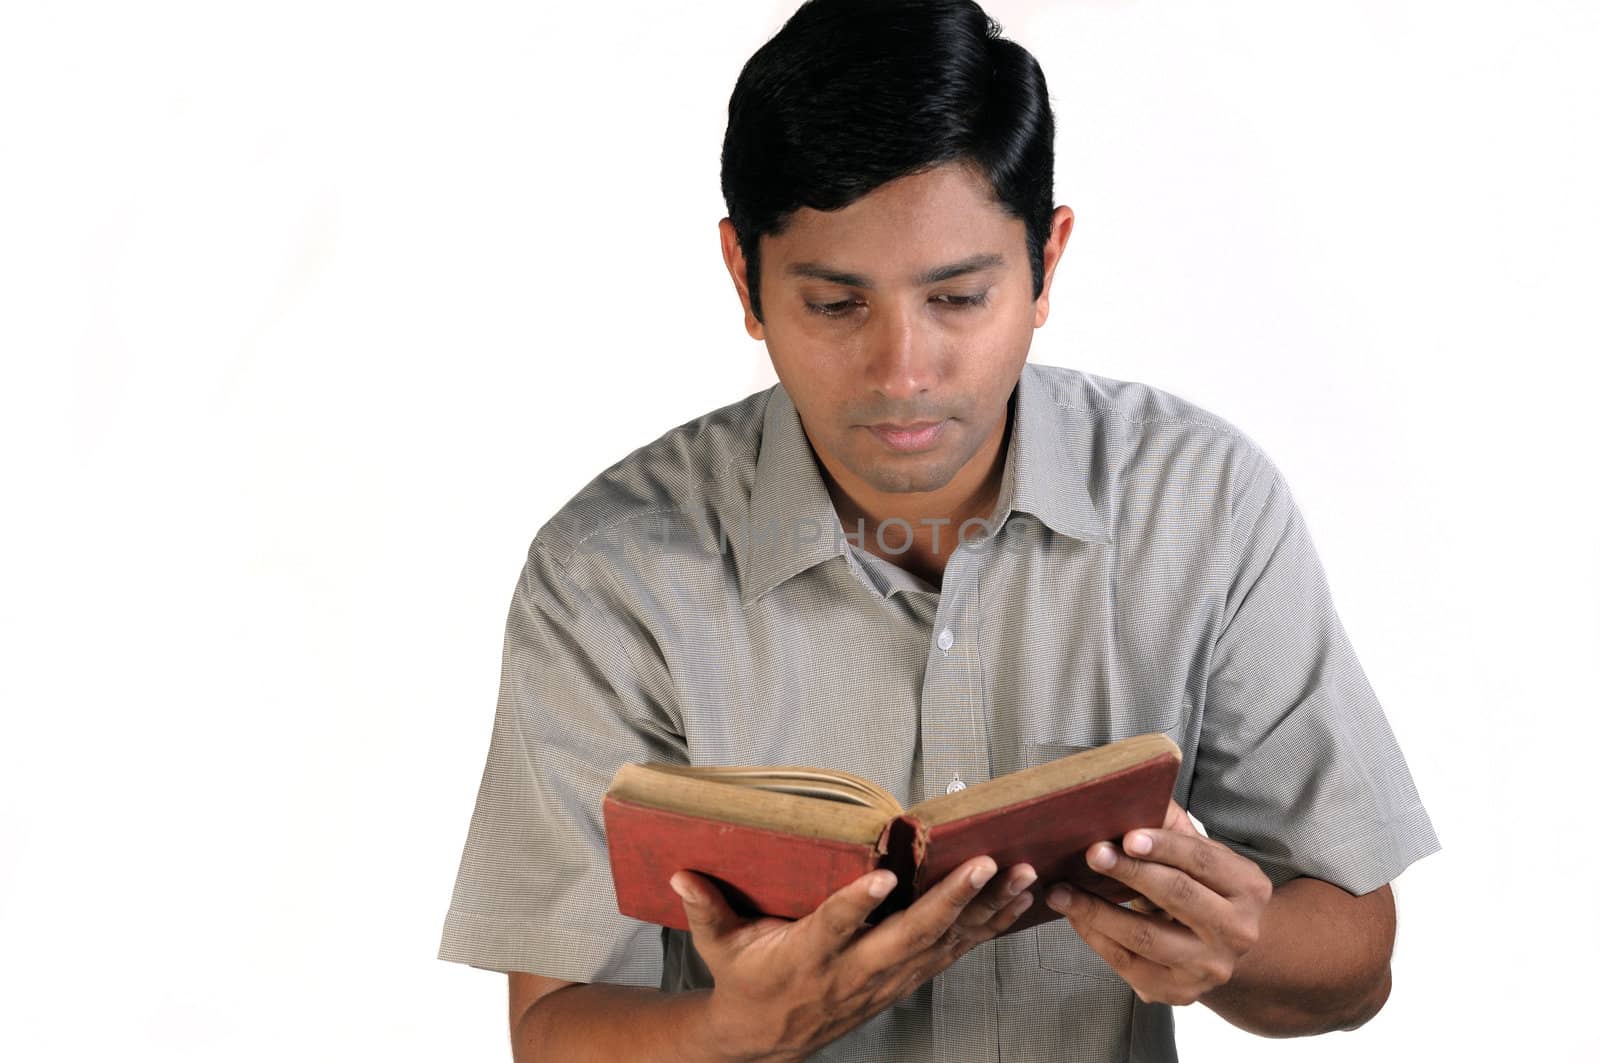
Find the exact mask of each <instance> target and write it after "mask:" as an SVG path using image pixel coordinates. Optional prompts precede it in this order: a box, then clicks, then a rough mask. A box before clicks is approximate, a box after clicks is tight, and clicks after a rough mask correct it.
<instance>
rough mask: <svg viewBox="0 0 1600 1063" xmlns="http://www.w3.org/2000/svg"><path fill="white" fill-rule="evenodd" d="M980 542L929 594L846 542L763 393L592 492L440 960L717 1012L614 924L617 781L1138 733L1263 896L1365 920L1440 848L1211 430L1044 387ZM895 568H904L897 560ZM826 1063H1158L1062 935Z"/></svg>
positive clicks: (1394, 754)
mask: <svg viewBox="0 0 1600 1063" xmlns="http://www.w3.org/2000/svg"><path fill="white" fill-rule="evenodd" d="M1011 418H1012V419H1011V425H1012V430H1011V433H1010V441H1009V444H1008V446H1007V450H1006V459H1005V461H1006V464H1005V473H1004V479H1003V482H1002V485H1001V489H1000V495H999V500H998V502H997V504H996V508H995V510H994V511H993V514H992V515H991V519H990V521H988V522H986V523H985V524H983V525H981V526H969V527H968V528H967V529H964V530H963V529H950V528H946V529H942V530H943V531H946V532H948V533H950V534H952V535H955V536H958V537H959V538H960V539H961V540H962V543H963V545H962V546H961V547H960V548H959V549H957V550H956V551H955V552H954V553H953V554H952V555H951V556H950V558H949V560H948V563H947V565H946V568H945V570H944V575H943V579H942V584H941V586H940V587H939V588H937V589H935V588H933V587H931V586H929V585H928V584H927V583H925V582H924V581H922V580H921V579H919V578H917V577H916V576H914V575H912V574H910V573H909V572H907V571H905V570H903V569H901V568H899V567H898V566H896V565H894V564H892V563H890V562H889V561H886V560H884V559H882V558H879V557H875V556H873V555H872V554H871V553H869V552H868V551H867V550H865V549H863V548H862V545H861V544H860V542H859V539H858V538H857V533H856V530H855V529H845V528H842V527H841V526H840V523H839V520H838V517H837V515H836V514H835V512H834V509H833V506H832V503H831V501H830V499H829V496H828V493H827V490H826V488H825V486H824V484H823V481H822V479H821V476H820V474H819V472H818V467H817V463H816V459H815V456H814V455H813V453H812V451H811V448H810V445H809V443H808V442H807V440H806V438H805V435H804V433H803V431H802V429H801V425H800V420H799V417H798V415H797V413H796V411H795V409H794V406H793V404H792V403H791V402H790V400H789V397H788V395H787V393H786V392H785V391H784V389H783V388H782V386H781V385H774V386H773V387H772V388H770V389H768V390H766V391H763V392H758V393H756V394H754V395H751V396H749V397H748V398H746V399H743V400H742V401H740V402H737V403H734V404H732V405H730V406H726V407H724V408H722V409H719V410H716V411H714V412H712V413H709V414H707V415H705V416H704V417H701V418H699V419H697V420H694V421H691V422H689V423H687V424H684V425H681V426H680V427H678V428H675V429H673V430H672V431H670V432H668V433H666V434H665V435H664V436H662V437H661V438H660V439H657V440H656V441H655V442H653V443H650V444H649V445H647V446H645V447H642V448H641V449H639V450H637V451H635V452H634V453H633V454H631V455H629V456H628V457H627V458H625V459H624V460H622V461H621V462H618V463H617V464H616V465H614V466H612V467H611V468H609V469H607V470H606V471H605V472H603V473H602V474H600V475H599V476H598V477H596V478H595V480H594V481H592V482H591V483H590V484H589V485H588V486H586V487H585V488H584V489H583V490H582V491H580V492H579V493H578V494H577V495H576V496H575V497H574V498H573V499H572V500H571V501H570V502H569V503H568V504H567V505H566V506H564V507H563V508H562V509H561V511H560V512H559V513H557V514H556V515H555V516H554V517H553V518H552V519H551V520H550V521H549V522H548V523H546V524H545V526H544V527H543V528H541V529H540V531H539V533H538V535H537V536H536V537H535V539H534V541H533V544H532V546H531V547H530V549H529V552H528V560H527V564H526V566H525V567H524V569H523V572H522V578H521V579H520V581H519V582H518V583H517V586H516V589H515V592H514V594H513V596H512V601H511V611H510V617H509V620H508V622H507V626H506V638H505V647H504V665H503V669H502V672H501V684H500V697H499V703H498V707H497V710H496V713H495V719H494V728H493V732H492V735H491V738H490V744H489V753H488V760H487V764H486V766H485V768H484V773H483V781H482V785H481V788H480V790H479V792H478V799H477V805H476V808H475V810H474V812H473V815H472V821H471V826H470V829H469V831H468V835H467V842H466V848H465V852H464V853H463V856H462V859H461V866H460V873H459V876H458V878H457V880H456V885H455V892H454V896H453V900H452V903H451V906H450V910H449V914H448V916H447V918H446V922H445V927H444V937H443V943H442V945H441V947H440V950H439V956H440V958H442V959H446V960H453V961H457V962H461V963H468V964H472V965H474V966H477V967H482V968H487V969H490V970H496V971H528V972H533V973H537V974H543V975H547V976H550V977H555V978H561V979H567V980H571V981H583V982H594V981H603V982H613V983H619V984H628V985H641V986H658V987H660V988H662V989H666V990H678V989H685V988H694V987H698V986H705V985H708V984H710V981H709V978H708V976H707V973H706V971H705V968H704V966H703V965H702V964H701V963H700V962H699V957H698V956H697V955H696V954H695V953H694V951H693V949H692V947H691V946H690V945H689V943H688V936H687V935H685V934H682V933H680V932H677V931H666V930H663V929H662V928H660V927H656V926H652V925H649V924H645V923H640V922H637V921H635V920H632V919H628V918H625V917H623V916H621V915H619V914H618V913H617V910H616V903H615V898H614V895H613V892H612V886H611V878H610V874H609V869H608V864H607V860H606V850H605V836H604V833H603V830H602V825H601V820H600V798H601V794H602V792H603V791H604V789H605V787H606V784H607V783H608V782H609V781H610V779H611V776H612V774H613V772H615V770H616V769H617V767H618V766H619V765H620V764H623V763H627V762H632V761H645V760H671V761H677V762H688V763H693V764H814V765H824V766H830V767H836V768H843V769H845V770H847V771H851V772H855V773H857V774H860V775H864V776H866V777H868V778H870V779H872V780H874V781H875V782H877V783H879V784H880V785H882V786H884V787H885V788H887V789H888V790H889V791H890V792H891V793H893V794H894V795H895V796H896V798H898V799H899V800H900V801H901V802H902V803H903V804H911V803H913V802H916V801H919V800H922V799H923V798H925V797H929V796H933V795H935V794H939V793H944V792H945V791H946V790H947V789H948V788H949V787H950V786H951V784H952V783H953V782H955V781H956V780H957V779H959V780H960V781H961V782H962V783H965V784H968V785H970V784H972V783H975V782H979V781H982V780H984V779H989V778H992V777H994V776H998V775H1002V774H1005V773H1008V772H1012V771H1016V770H1018V769H1020V768H1024V767H1027V766H1029V765H1031V764H1036V763H1040V762H1042V761H1045V760H1049V759H1052V758H1055V757H1058V756H1061V755H1063V754H1065V753H1068V752H1071V751H1074V750H1077V749H1082V748H1086V747H1089V746H1094V745H1099V744H1102V743H1105V742H1109V741H1112V740H1114V739H1118V738H1125V737H1127V736H1129V735H1134V734H1140V733H1143V732H1148V731H1163V732H1165V733H1166V734H1167V735H1168V736H1170V737H1171V738H1172V739H1173V740H1174V741H1175V742H1177V744H1178V746H1179V747H1180V748H1181V749H1182V750H1183V754H1184V760H1183V768H1182V773H1181V775H1180V777H1179V779H1178V782H1177V785H1176V788H1175V792H1174V797H1175V799H1176V800H1177V801H1178V803H1179V804H1181V805H1183V806H1184V807H1186V808H1187V809H1188V810H1189V811H1190V813H1191V814H1192V815H1193V816H1194V817H1195V818H1197V819H1199V820H1200V821H1201V823H1202V824H1203V825H1204V826H1205V828H1206V830H1207V831H1208V833H1209V834H1210V835H1211V836H1212V837H1213V838H1216V839H1218V840H1219V841H1222V842H1224V843H1225V844H1227V845H1228V846H1230V847H1231V848H1233V849H1235V850H1236V851H1238V852H1240V853H1242V854H1244V855H1245V856H1247V857H1249V858H1250V859H1252V860H1254V861H1256V862H1257V863H1258V864H1260V865H1261V867H1262V868H1263V869H1264V870H1265V871H1266V872H1267V874H1268V875H1269V876H1270V877H1271V878H1272V880H1273V882H1274V883H1275V884H1281V883H1283V882H1285V881H1287V880H1288V879H1291V878H1294V877H1297V876H1311V877H1315V878H1319V879H1323V880H1326V881H1328V882H1331V883H1334V884H1335V885H1338V886H1341V887H1343V888H1344V889H1346V890H1348V891H1349V892H1351V893H1354V894H1364V893H1367V892H1369V891H1370V890H1373V889H1376V888H1378V887H1379V886H1381V885H1383V884H1384V883H1386V882H1389V881H1391V880H1392V879H1394V878H1395V877H1396V876H1397V875H1399V874H1400V872H1401V871H1402V870H1403V869H1404V868H1405V867H1406V866H1407V865H1409V864H1410V863H1411V862H1412V861H1414V860H1416V859H1418V858H1420V857H1423V856H1426V855H1428V854H1429V853H1431V852H1434V851H1435V850H1437V849H1438V847H1439V843H1438V841H1437V840H1436V838H1435V836H1434V832H1433V828H1432V825H1431V823H1430V822H1429V818H1428V814H1427V812H1426V811H1425V810H1424V808H1423V806H1422V803H1421V801H1420V799H1419V798H1418V796H1417V792H1416V789H1415V787H1414V786H1413V784H1412V780H1411V775H1410V773H1409V771H1408V770H1407V767H1406V763H1405V760H1404V758H1403V757H1402V755H1401V752H1400V750H1399V749H1398V747H1397V746H1396V744H1395V741H1394V737H1393V735H1392V733H1391V731H1390V729H1389V726H1388V723H1387V721H1386V720H1385V718H1384V714H1383V710H1382V708H1381V707H1380V705H1379V703H1378V700H1377V698H1376V697H1375V696H1374V694H1373V691H1372V689H1371V687H1370V686H1369V684H1368V682H1367V679H1366V676H1365V675H1364V674H1363V672H1362V670H1361V666H1360V664H1359V663H1358V662H1357V660H1356V657H1355V654H1354V652H1353V650H1352V649H1351V646H1350V643H1349V641H1348V639H1347V638H1346V636H1345V632H1344V629H1343V627H1342V626H1341V624H1340V622H1339V618H1338V615H1337V614H1336V612H1335V610H1334V606H1333V602H1332V600H1331V598H1330V596H1329V591H1328V586H1327V581H1326V578H1325V576H1324V573H1323V570H1322V567H1321V564H1320V562H1319V561H1318V559H1317V555H1316V552H1315V550H1314V548H1313V546H1312V543H1311V539H1310V537H1309V535H1308V534H1307V530H1306V525H1305V523H1304V521H1303V519H1302V517H1301V514H1300V512H1299V510H1298V508H1297V507H1296V505H1295V503H1294V500H1293V498H1292V497H1291V495H1290V492H1289V489H1288V486H1287V485H1286V484H1285V483H1284V480H1283V477H1282V475H1281V474H1280V473H1279V471H1278V469H1277V468H1276V467H1275V466H1274V465H1273V464H1272V462H1271V461H1270V460H1268V458H1267V457H1266V456H1265V455H1264V454H1263V453H1262V451H1261V450H1260V449H1259V448H1258V447H1257V446H1256V445H1255V444H1254V443H1253V442H1251V441H1250V440H1249V439H1248V438H1247V437H1246V436H1245V435H1243V434H1242V433H1241V432H1240V431H1239V430H1238V429H1236V428H1234V427H1233V426H1232V425H1230V424H1229V423H1228V422H1226V421H1224V420H1223V419H1221V418H1219V417H1217V416H1215V415H1213V414H1210V413H1207V412H1206V411H1204V410H1202V409H1199V408H1197V407H1195V406H1194V405H1192V404H1190V403H1187V402H1184V401H1183V400H1181V399H1178V398H1177V397H1175V396H1173V395H1170V394H1168V393H1165V392H1162V391H1160V390H1158V389H1155V388H1152V387H1148V386H1146V385H1143V384H1138V383H1131V382H1124V381H1117V380H1111V379H1108V378H1104V377H1099V376H1095V375H1092V374H1088V373H1083V372H1078V371H1073V370H1068V369H1060V368H1053V367H1047V366H1039V365H1034V364H1029V365H1027V366H1025V367H1024V369H1023V372H1022V376H1021V379H1020V381H1019V385H1018V387H1017V389H1016V390H1015V391H1014V393H1013V398H1012V408H1011ZM886 538H887V539H888V545H889V546H891V547H892V546H895V545H897V544H898V543H899V541H900V539H899V537H897V536H892V535H890V536H886ZM814 1058H816V1059H827V1060H840V1061H843V1060H859V1061H863V1063H866V1061H873V1063H879V1061H892V1060H947V1061H952V1063H956V1061H959V1063H967V1061H971V1060H975V1059H1002V1060H1018V1061H1020V1060H1046V1059H1048V1060H1058V1061H1059V1060H1067V1061H1083V1063H1090V1061H1094V1063H1099V1061H1107V1060H1138V1061H1155V1060H1172V1059H1175V1058H1176V1052H1175V1049H1174V1046H1173V1037H1172V1014H1171V1009H1170V1008H1169V1007H1167V1006H1165V1005H1159V1004H1154V1005H1147V1004H1143V1003H1141V1002H1140V1001H1139V1000H1138V998H1137V997H1136V996H1135V995H1134V993H1133V991H1132V990H1131V989H1130V988H1129V987H1128V986H1127V985H1126V984H1125V983H1124V982H1123V981H1122V980H1121V979H1120V978H1118V977H1117V975H1116V974H1115V973H1114V972H1113V971H1112V970H1111V969H1110V968H1109V967H1108V966H1107V965H1106V964H1105V963H1104V961H1102V960H1101V959H1100V958H1099V956H1097V955H1096V954H1095V953H1094V952H1093V951H1092V950H1091V949H1089V948H1088V946H1087V945H1085V944H1084V943H1083V942H1082V940H1081V939H1079V937H1078V936H1077V934H1076V933H1075V932H1074V931H1073V929H1072V927H1071V925H1070V924H1069V923H1067V922H1066V921H1065V920H1060V919H1058V920H1055V921H1053V922H1049V923H1046V924H1044V925H1042V926H1040V927H1037V928H1035V929H1031V930H1025V931H1021V932H1018V933H1015V934H1012V935H1009V936H1007V937H1005V938H1002V939H999V940H996V941H991V942H988V943H986V944H984V945H982V946H979V947H978V948H976V949H974V950H973V951H972V952H970V953H968V954H967V955H966V956H964V957H963V958H962V959H961V960H960V961H959V962H957V963H956V964H955V965H953V966H952V967H951V968H950V969H949V970H947V971H946V972H944V973H943V974H941V975H939V976H937V977H936V978H934V979H933V980H932V981H931V982H929V983H927V984H925V985H923V986H922V987H921V988H920V989H918V990H917V991H916V992H914V993H912V994H910V995H909V996H907V997H906V998H904V999H903V1000H902V1001H900V1002H899V1003H897V1004H896V1005H894V1006H893V1007H891V1008H889V1009H888V1010H886V1011H885V1012H883V1013H881V1014H880V1015H878V1016H877V1017H875V1018H874V1019H872V1020H871V1021H869V1022H868V1023H866V1024H865V1025H863V1026H861V1027H859V1028H857V1029H856V1030H855V1031H853V1032H852V1033H850V1034H848V1035H846V1036H845V1037H843V1038H841V1039H840V1040H838V1041H836V1042H834V1043H833V1044H832V1045H830V1046H829V1047H828V1048H826V1049H825V1050H823V1051H822V1052H820V1053H818V1054H817V1055H816V1056H815V1057H814Z"/></svg>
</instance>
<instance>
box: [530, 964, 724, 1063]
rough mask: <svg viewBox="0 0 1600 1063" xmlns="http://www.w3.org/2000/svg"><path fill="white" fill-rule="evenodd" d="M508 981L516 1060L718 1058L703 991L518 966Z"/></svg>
mask: <svg viewBox="0 0 1600 1063" xmlns="http://www.w3.org/2000/svg"><path fill="white" fill-rule="evenodd" d="M510 979H511V993H510V996H511V1058H512V1059H513V1060H514V1061H515V1063H543V1061H546V1060H552V1059H564V1060H573V1061H575V1063H582V1061H584V1060H588V1059H594V1060H607V1061H609V1060H613V1059H624V1058H626V1059H639V1060H647V1059H706V1060H713V1059H717V1058H719V1057H718V1055H717V1046H715V1045H714V1044H712V1043H710V1042H709V1041H708V1040H707V1037H706V1030H707V1027H706V1021H705V1006H706V1004H707V1002H708V999H709V997H710V995H711V991H710V990H709V989H704V990H698V991H695V992H690V993H663V992H661V991H660V990H656V989H645V988H642V987H639V986H618V985H605V984H601V983H596V984H592V985H591V984H586V983H583V982H563V981H562V980H560V979H559V978H545V977H543V976H542V975H537V974H522V973H520V972H512V973H511V976H510ZM624 1015H625V1016H627V1021H626V1022H618V1021H617V1019H618V1017H619V1016H624Z"/></svg>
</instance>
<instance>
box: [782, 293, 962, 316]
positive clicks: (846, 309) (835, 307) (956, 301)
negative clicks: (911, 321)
mask: <svg viewBox="0 0 1600 1063" xmlns="http://www.w3.org/2000/svg"><path fill="white" fill-rule="evenodd" d="M933 301H934V302H935V303H938V304H939V305H940V306H943V307H947V308H949V309H951V310H966V309H969V308H972V307H979V306H983V305H985V304H986V303H988V301H989V293H988V292H979V293H978V294H977V295H936V296H934V297H933ZM860 305H862V304H861V303H859V302H858V301H856V300H854V299H845V300H842V301H840V302H837V303H807V304H806V309H807V310H809V311H811V312H812V313H813V314H821V315H822V316H823V317H847V316H849V315H850V313H851V312H852V311H853V310H854V309H855V308H856V307H858V306H860Z"/></svg>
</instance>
